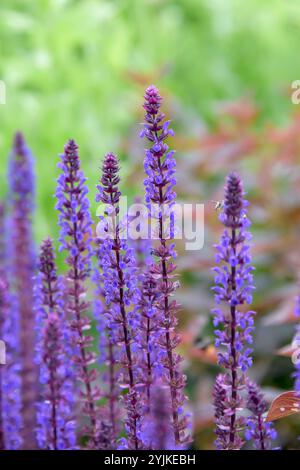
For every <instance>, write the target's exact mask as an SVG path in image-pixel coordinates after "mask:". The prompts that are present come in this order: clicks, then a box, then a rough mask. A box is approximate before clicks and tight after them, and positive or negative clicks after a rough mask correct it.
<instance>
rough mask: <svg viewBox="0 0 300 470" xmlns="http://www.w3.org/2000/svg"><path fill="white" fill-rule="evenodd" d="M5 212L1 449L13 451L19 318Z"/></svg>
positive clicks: (1, 218)
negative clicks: (11, 283)
mask: <svg viewBox="0 0 300 470" xmlns="http://www.w3.org/2000/svg"><path fill="white" fill-rule="evenodd" d="M5 233H6V230H5V209H4V204H2V203H0V339H1V341H3V343H2V344H1V347H3V346H4V347H5V351H2V352H5V364H0V449H1V450H5V449H6V450H15V449H19V448H20V446H21V444H22V437H21V428H22V417H21V394H20V392H21V390H20V389H21V377H20V362H19V360H20V358H19V350H18V347H19V342H18V333H19V328H18V315H17V310H16V308H15V307H16V303H15V299H14V296H13V295H12V293H11V291H10V286H9V284H8V278H7V249H6V248H7V243H6V239H5Z"/></svg>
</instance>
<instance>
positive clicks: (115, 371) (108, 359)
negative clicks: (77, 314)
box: [93, 270, 121, 449]
mask: <svg viewBox="0 0 300 470" xmlns="http://www.w3.org/2000/svg"><path fill="white" fill-rule="evenodd" d="M93 281H94V282H95V284H96V286H97V290H96V293H95V294H96V299H95V301H94V317H95V320H96V322H97V331H98V334H99V356H98V360H99V365H100V366H102V368H103V365H104V370H103V371H102V382H103V385H102V396H103V397H104V398H105V399H106V406H105V407H102V410H101V415H102V425H103V426H104V428H105V434H106V436H108V435H109V441H107V446H106V448H107V449H114V448H116V447H115V446H116V442H117V436H118V432H119V429H120V426H119V417H120V407H119V405H118V402H119V396H120V392H121V390H120V387H119V383H118V377H119V364H118V362H119V347H118V345H117V342H116V340H115V333H114V330H113V328H111V326H110V322H109V313H108V312H107V310H108V308H107V306H106V305H105V302H104V300H103V299H104V297H105V295H104V293H103V289H102V287H101V275H100V273H99V270H95V272H94V275H93Z"/></svg>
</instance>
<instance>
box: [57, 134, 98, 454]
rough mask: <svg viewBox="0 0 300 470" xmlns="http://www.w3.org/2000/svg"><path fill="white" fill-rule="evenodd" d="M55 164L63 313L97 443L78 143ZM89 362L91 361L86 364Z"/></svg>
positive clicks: (85, 209)
mask: <svg viewBox="0 0 300 470" xmlns="http://www.w3.org/2000/svg"><path fill="white" fill-rule="evenodd" d="M61 159H62V161H61V163H60V164H59V167H60V169H61V174H60V176H59V178H58V180H57V183H58V184H57V190H56V197H57V205H56V208H57V209H58V210H59V212H60V215H59V224H60V228H61V234H60V244H61V245H60V247H61V249H63V250H66V251H67V252H68V256H67V258H66V263H67V264H68V266H69V271H68V273H67V292H66V294H67V306H66V309H67V314H68V315H69V317H70V322H71V328H72V330H73V332H74V335H73V339H74V348H75V351H74V355H73V358H74V362H75V364H76V366H77V378H78V380H79V382H80V383H81V384H82V385H83V390H81V391H80V402H81V403H82V411H83V413H84V414H85V415H86V416H87V418H88V424H87V427H86V433H87V435H88V437H89V445H90V446H91V447H92V448H97V447H98V438H99V436H98V434H99V420H98V414H97V401H98V400H99V398H100V396H101V394H100V390H99V388H98V386H97V385H96V383H95V382H96V381H97V373H96V368H95V361H96V356H95V353H94V352H92V350H91V348H92V346H93V337H92V336H91V335H88V334H86V332H87V331H88V330H90V328H91V320H90V318H89V317H88V316H87V310H88V308H89V302H87V301H86V300H85V299H84V298H85V295H86V286H85V281H86V280H87V279H88V278H89V275H90V270H91V256H92V248H91V247H92V244H91V242H92V222H91V216H90V211H89V201H88V198H87V193H88V189H87V186H86V178H85V177H84V175H83V172H82V171H81V169H80V160H79V155H78V146H77V144H76V143H75V141H74V140H69V142H68V143H67V144H66V145H65V148H64V153H63V154H62V156H61ZM91 365H94V366H93V367H92V368H90V366H91Z"/></svg>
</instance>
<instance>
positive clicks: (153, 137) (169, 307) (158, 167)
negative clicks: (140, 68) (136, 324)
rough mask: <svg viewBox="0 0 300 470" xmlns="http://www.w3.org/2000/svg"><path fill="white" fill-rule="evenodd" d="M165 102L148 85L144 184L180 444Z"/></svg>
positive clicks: (171, 167) (181, 380)
mask: <svg viewBox="0 0 300 470" xmlns="http://www.w3.org/2000/svg"><path fill="white" fill-rule="evenodd" d="M161 101H162V98H161V96H160V95H159V93H158V90H157V89H156V88H155V87H154V86H150V87H148V88H147V90H146V93H145V102H144V109H145V111H146V114H145V123H144V126H143V130H142V132H141V137H146V138H147V139H148V141H149V142H150V148H148V149H147V150H146V153H145V160H144V168H145V172H146V175H147V177H146V179H145V181H144V184H145V189H146V203H147V204H148V207H149V211H150V215H151V217H155V218H156V220H157V224H158V246H157V247H156V248H155V249H153V258H154V262H153V264H152V266H151V268H150V274H151V276H152V277H153V280H155V282H156V285H157V292H158V293H159V294H160V295H159V298H158V300H157V302H156V306H157V309H158V311H159V326H160V329H161V335H160V338H159V345H160V347H161V348H162V349H163V350H164V356H163V357H162V358H161V363H162V365H163V369H164V370H163V373H162V379H163V380H164V382H165V384H166V385H167V386H168V388H169V391H170V396H171V410H172V420H173V422H172V427H173V433H174V439H175V442H176V444H179V443H180V442H184V441H185V439H186V431H187V418H186V416H185V415H184V414H183V412H182V405H183V403H184V401H185V395H184V386H185V377H184V376H183V375H182V373H181V371H180V368H179V367H180V362H181V357H180V356H179V355H178V354H177V353H176V352H175V348H176V347H177V346H178V344H179V342H180V340H179V336H178V335H177V334H176V331H175V329H176V325H177V318H176V311H177V303H176V301H175V300H172V296H173V294H174V291H175V290H176V287H177V282H175V281H174V276H175V265H174V263H173V259H174V257H175V251H174V246H173V245H168V241H167V238H172V229H170V234H169V236H168V235H166V220H165V215H164V214H167V215H170V213H171V212H172V207H173V204H174V200H175V198H176V193H175V191H174V186H175V184H176V179H175V168H176V161H175V159H174V151H170V150H169V147H168V145H167V143H166V141H167V139H168V137H169V136H172V135H173V131H172V129H169V121H165V120H164V118H165V116H164V114H163V113H162V112H161V111H160V107H161Z"/></svg>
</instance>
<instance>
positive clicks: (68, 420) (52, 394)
mask: <svg viewBox="0 0 300 470" xmlns="http://www.w3.org/2000/svg"><path fill="white" fill-rule="evenodd" d="M61 287H62V286H61V285H60V283H59V279H58V277H57V270H56V266H55V259H54V251H53V246H52V242H51V240H50V239H46V240H45V241H44V242H43V243H42V245H41V253H40V265H39V284H38V285H37V289H38V288H39V294H40V295H39V296H37V299H36V305H35V308H36V312H37V316H38V318H37V323H38V326H39V330H40V331H39V343H38V345H37V362H38V364H39V369H40V382H41V384H42V389H41V397H40V400H39V402H38V405H37V441H38V445H39V447H40V448H41V449H45V448H46V449H50V450H61V449H72V448H75V444H76V432H75V423H74V420H73V419H72V413H73V409H72V405H73V398H72V396H73V392H74V389H73V381H72V375H71V370H72V369H71V363H70V358H69V357H68V354H67V349H68V347H67V344H66V343H67V341H68V339H69V335H68V332H67V331H66V329H67V326H66V322H65V320H66V319H65V318H64V312H63V299H62V289H61Z"/></svg>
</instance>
